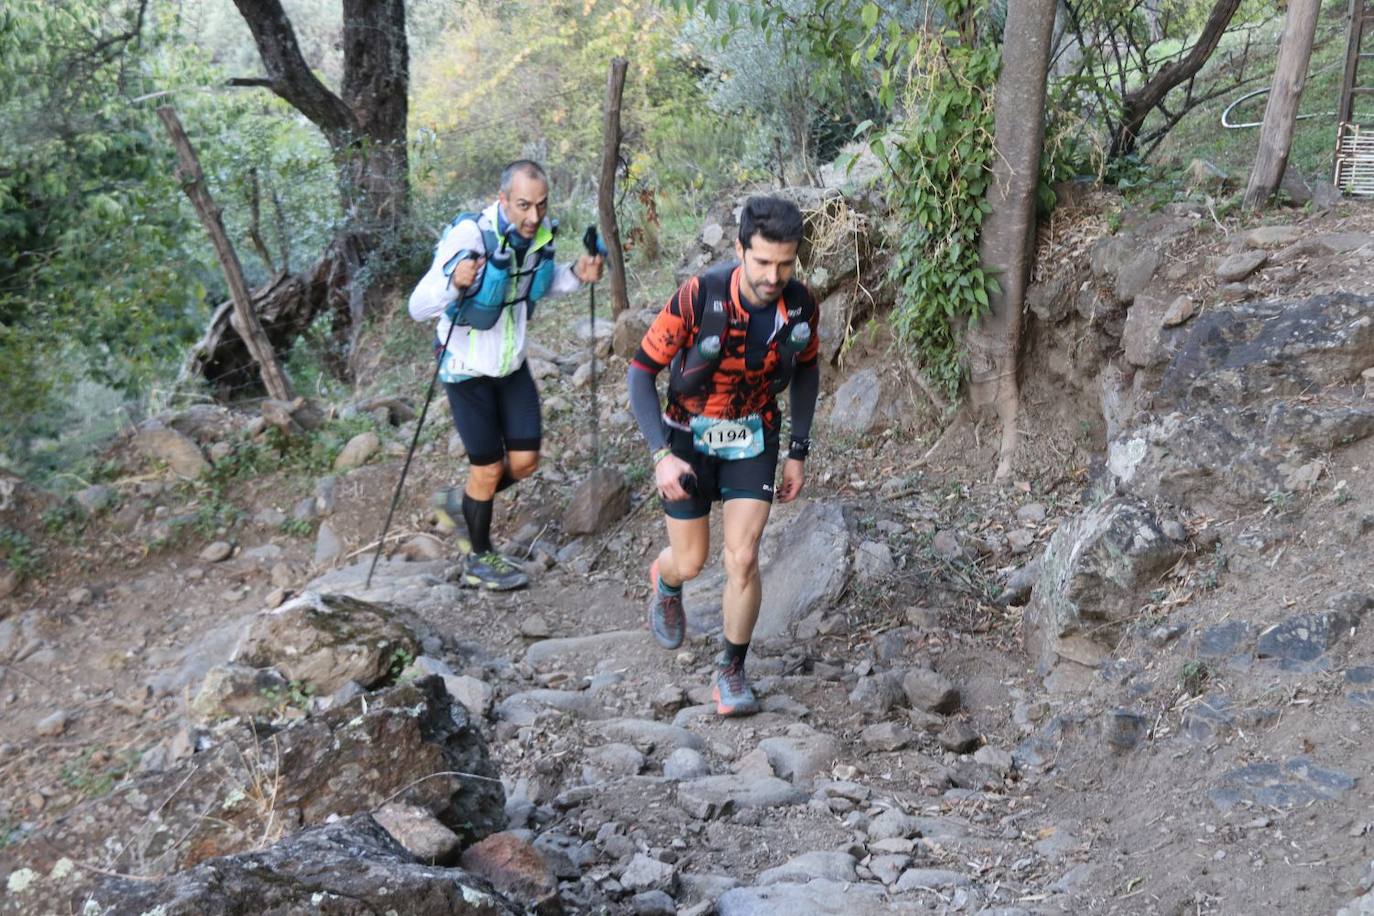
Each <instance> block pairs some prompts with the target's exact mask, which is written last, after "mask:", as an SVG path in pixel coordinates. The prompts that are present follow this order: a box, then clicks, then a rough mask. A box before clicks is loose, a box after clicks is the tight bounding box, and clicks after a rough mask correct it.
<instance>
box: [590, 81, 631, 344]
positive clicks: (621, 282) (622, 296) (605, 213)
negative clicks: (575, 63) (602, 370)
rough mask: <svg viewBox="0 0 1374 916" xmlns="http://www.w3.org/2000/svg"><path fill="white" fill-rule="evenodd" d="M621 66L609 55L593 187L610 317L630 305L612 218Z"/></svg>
mask: <svg viewBox="0 0 1374 916" xmlns="http://www.w3.org/2000/svg"><path fill="white" fill-rule="evenodd" d="M625 65H626V64H625V58H623V57H613V58H611V69H610V73H609V75H608V76H607V78H606V125H605V130H604V132H603V141H602V147H601V186H600V187H599V188H598V189H597V211H598V213H599V214H600V217H601V238H602V239H603V240H604V241H605V243H606V254H607V258H606V260H607V264H606V267H607V269H608V270H609V271H610V274H611V316H612V317H613V318H618V317H620V313H621V312H623V311H625V310H626V309H628V308H629V307H630V295H629V292H628V291H627V290H626V288H625V249H624V248H622V247H621V246H620V227H619V226H617V225H616V221H615V170H616V166H617V165H618V164H619V162H620V96H621V93H622V92H624V90H625Z"/></svg>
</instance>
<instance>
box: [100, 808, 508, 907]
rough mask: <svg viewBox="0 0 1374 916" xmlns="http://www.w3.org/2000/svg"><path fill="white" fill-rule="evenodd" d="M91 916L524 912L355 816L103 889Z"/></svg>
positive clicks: (462, 873)
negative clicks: (428, 862)
mask: <svg viewBox="0 0 1374 916" xmlns="http://www.w3.org/2000/svg"><path fill="white" fill-rule="evenodd" d="M78 911H79V912H81V913H88V914H92V916H95V914H99V916H144V914H149V913H157V914H159V916H202V914H205V913H214V914H216V916H258V914H261V913H274V914H280V916H313V914H319V913H327V914H331V916H355V914H356V916H370V914H374V913H405V914H407V916H515V914H517V913H519V912H521V911H522V910H521V908H520V907H517V906H515V905H514V904H512V903H511V902H510V901H509V900H507V899H506V898H504V897H502V896H501V895H500V894H498V893H496V892H495V891H493V890H492V887H491V885H489V884H488V883H487V882H486V881H484V880H482V879H481V878H478V877H476V876H474V875H472V874H469V873H468V872H465V871H462V870H461V869H455V868H439V867H435V866H430V865H423V864H421V863H419V862H417V861H416V860H415V858H414V857H413V856H411V855H410V854H409V853H408V852H406V851H405V849H403V848H402V847H401V846H400V845H399V844H397V843H396V841H395V840H393V839H392V838H391V837H390V836H388V835H387V832H386V831H385V830H383V829H382V828H381V827H380V826H379V825H378V824H377V822H376V821H374V820H373V819H372V818H371V817H369V816H368V815H366V814H359V815H355V816H353V817H350V818H348V819H346V820H341V821H338V822H336V823H333V824H328V825H326V826H323V827H316V828H313V829H310V830H303V831H301V832H300V833H297V834H295V835H293V836H290V837H287V838H286V839H284V840H282V841H280V842H278V843H276V844H274V845H272V846H269V847H268V848H266V849H264V850H262V851H261V852H253V853H245V854H241V855H234V856H225V857H223V858H217V859H210V860H208V861H205V862H202V863H201V864H199V865H197V866H196V867H195V868H192V869H189V870H187V871H183V872H179V873H177V874H173V875H169V876H168V877H165V878H162V879H160V880H156V881H134V880H129V879H127V878H113V879H109V880H106V881H104V882H103V883H102V884H101V885H100V887H98V888H96V890H95V892H94V893H93V894H91V897H90V901H89V902H87V903H85V904H84V906H82V907H81V908H80V909H79V910H78Z"/></svg>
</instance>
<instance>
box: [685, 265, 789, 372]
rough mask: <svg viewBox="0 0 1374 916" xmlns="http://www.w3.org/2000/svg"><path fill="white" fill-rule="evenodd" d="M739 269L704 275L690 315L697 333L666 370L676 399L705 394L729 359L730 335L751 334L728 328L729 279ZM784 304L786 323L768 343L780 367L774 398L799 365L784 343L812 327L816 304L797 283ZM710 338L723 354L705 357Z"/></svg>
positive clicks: (723, 267) (786, 289)
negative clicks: (704, 345)
mask: <svg viewBox="0 0 1374 916" xmlns="http://www.w3.org/2000/svg"><path fill="white" fill-rule="evenodd" d="M736 267H739V262H737V261H736V262H732V263H730V264H722V265H720V266H719V267H713V268H711V269H710V270H708V271H706V272H705V273H703V274H702V275H701V279H700V282H699V283H698V285H697V291H698V297H697V302H696V303H695V307H694V308H693V310H692V326H693V328H695V330H696V334H695V335H694V336H692V337H691V338H690V339H691V345H690V346H686V347H683V348H682V349H681V350H679V351H678V352H677V355H676V356H674V357H673V361H672V364H671V365H670V366H669V369H668V372H669V374H668V390H669V391H670V392H672V393H673V394H677V395H692V394H696V393H697V392H699V391H701V389H702V387H703V386H705V384H706V380H707V379H709V378H710V377H711V376H712V375H713V374H715V371H716V369H717V368H718V367H719V366H720V361H721V360H722V359H723V358H724V357H725V352H726V350H727V349H728V347H729V342H730V338H731V336H732V334H731V332H732V330H733V331H734V333H735V334H742V333H748V331H747V329H745V330H735V329H732V328H731V327H730V304H731V303H730V278H731V277H732V276H734V273H735V268H736ZM782 300H783V305H784V306H786V308H787V321H786V323H785V324H783V326H782V327H781V328H779V329H778V331H777V333H776V334H774V335H773V337H772V340H771V341H770V342H769V344H768V346H769V347H776V348H777V349H778V351H779V352H778V365H777V368H775V369H774V370H773V376H772V378H770V379H769V382H768V391H769V394H772V395H777V394H779V393H781V392H782V391H784V390H786V388H787V386H788V385H789V384H791V383H792V373H793V371H794V370H795V369H796V366H797V354H798V352H799V350H796V349H790V348H788V347H786V346H784V344H785V342H786V341H788V340H790V339H791V336H792V333H793V332H794V331H795V330H796V328H797V327H798V326H800V325H809V324H810V323H811V322H812V321H813V320H815V317H816V304H815V302H814V301H813V300H812V298H811V294H810V293H809V292H808V291H807V289H806V287H805V286H804V285H803V284H802V283H800V282H799V281H797V280H789V281H787V284H786V285H785V286H783V288H782ZM775 304H776V303H775ZM774 320H775V321H776V319H774ZM711 337H717V338H719V340H720V349H719V350H718V351H717V352H716V353H715V355H714V356H708V355H705V354H703V353H702V352H701V346H700V344H701V342H702V341H703V340H707V339H708V338H711ZM765 358H766V355H765Z"/></svg>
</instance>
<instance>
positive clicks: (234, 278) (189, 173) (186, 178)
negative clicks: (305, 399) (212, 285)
mask: <svg viewBox="0 0 1374 916" xmlns="http://www.w3.org/2000/svg"><path fill="white" fill-rule="evenodd" d="M157 116H158V118H159V119H161V121H162V124H163V126H164V127H166V128H167V133H168V134H170V135H171V138H172V145H173V146H175V147H176V151H177V159H178V165H177V179H178V180H179V181H180V182H181V187H182V190H183V191H185V192H186V196H187V197H189V198H190V199H191V203H192V205H194V206H195V208H196V213H197V214H199V215H200V221H201V223H202V224H203V225H204V226H205V231H206V232H207V233H209V235H210V242H211V243H212V244H213V245H214V246H215V253H216V254H217V255H218V256H219V263H220V266H221V267H222V268H223V269H224V279H225V280H226V281H227V282H228V284H229V295H230V301H231V302H232V303H233V309H232V311H231V312H230V314H229V321H230V323H231V324H232V325H233V327H234V330H235V331H237V332H238V335H239V337H240V338H242V339H243V342H244V344H245V345H246V346H247V348H248V352H249V353H250V354H251V355H252V358H253V362H254V363H256V364H257V367H258V371H259V372H260V374H261V377H262V384H263V387H264V388H266V389H267V394H268V396H269V397H272V398H276V399H277V400H279V401H289V400H291V399H292V397H294V395H293V394H292V392H291V382H290V380H289V379H287V377H286V373H285V372H284V371H283V370H282V367H281V364H280V363H279V362H277V354H276V352H275V351H274V350H273V349H272V344H271V343H270V342H269V341H268V339H267V335H266V334H265V333H264V332H263V329H262V324H261V323H260V322H259V321H258V314H257V312H256V311H254V309H253V301H252V298H251V297H250V296H249V295H248V284H247V283H246V282H245V281H244V279H243V265H242V264H240V263H239V256H238V254H237V252H235V251H234V245H233V243H232V242H230V241H229V234H228V233H226V232H225V231H224V221H223V220H222V219H221V218H220V213H219V208H218V207H216V206H215V201H214V198H212V197H211V196H210V191H209V189H208V188H206V187H205V175H204V173H202V172H201V169H200V161H199V160H198V159H197V158H196V151H195V149H194V148H193V147H192V146H191V140H190V138H189V137H187V136H186V131H185V130H183V129H182V127H181V120H180V119H179V118H177V113H176V111H175V110H174V109H173V108H172V107H171V106H170V105H163V106H161V107H160V108H158V110H157Z"/></svg>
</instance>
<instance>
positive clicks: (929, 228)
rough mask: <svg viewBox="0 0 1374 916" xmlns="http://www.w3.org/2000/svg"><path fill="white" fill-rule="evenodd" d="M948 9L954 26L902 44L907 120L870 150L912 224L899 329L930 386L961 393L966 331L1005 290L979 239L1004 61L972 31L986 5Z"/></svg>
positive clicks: (900, 246)
mask: <svg viewBox="0 0 1374 916" xmlns="http://www.w3.org/2000/svg"><path fill="white" fill-rule="evenodd" d="M941 5H942V8H943V11H944V13H945V21H946V22H948V23H950V25H948V26H947V27H945V28H943V29H938V30H931V31H918V32H916V33H914V34H913V35H911V36H907V37H904V38H901V39H900V40H902V41H903V44H904V47H903V50H904V51H905V52H906V54H907V55H909V63H908V70H907V73H908V81H907V83H906V86H905V92H904V96H903V98H902V99H901V103H902V107H903V108H904V109H905V117H904V118H903V117H898V118H896V119H894V126H893V127H892V128H891V129H889V130H888V131H886V132H885V133H884V134H882V135H877V136H874V137H872V138H871V139H870V143H869V145H870V148H871V149H872V150H873V152H874V154H875V155H877V156H878V158H879V159H880V160H882V161H883V162H884V163H885V164H886V166H887V171H888V200H889V204H890V205H891V207H892V209H893V212H894V214H895V215H896V216H897V217H898V218H899V219H901V220H902V224H903V226H902V231H901V233H900V236H899V238H898V241H897V252H896V255H895V257H894V259H893V263H892V270H893V272H894V273H895V275H896V276H897V277H899V278H901V285H900V295H899V296H898V299H897V305H896V308H895V309H894V311H893V315H892V322H893V326H894V328H895V329H896V331H897V332H898V335H899V337H900V339H901V340H903V341H904V342H906V343H908V344H910V345H912V346H913V347H914V348H915V350H916V351H917V354H918V356H919V359H920V362H921V364H922V367H923V369H924V371H925V372H926V374H927V376H928V378H929V379H930V381H931V382H932V383H934V384H937V385H938V386H939V387H941V388H942V389H944V390H945V391H946V392H947V393H949V394H951V395H952V394H954V393H955V392H956V391H957V390H958V387H959V383H960V380H961V378H962V374H963V369H962V364H961V360H960V348H959V328H961V327H963V326H966V325H967V324H968V322H969V321H971V320H974V319H976V318H978V317H980V316H981V315H983V314H985V313H986V312H987V309H988V294H989V293H990V292H995V291H996V290H997V286H996V281H995V280H994V279H993V278H991V277H989V276H987V275H986V274H985V273H984V272H983V268H982V265H981V262H980V260H979V257H978V235H979V231H980V229H981V227H982V224H983V217H984V216H985V215H986V214H987V213H988V211H989V210H990V209H991V207H990V206H989V204H988V201H987V189H988V184H989V182H990V181H991V177H992V156H993V107H992V89H993V87H994V86H995V85H996V81H997V69H998V66H999V64H1000V62H1001V55H1000V53H999V50H998V48H997V46H996V45H994V44H992V43H991V42H988V43H985V44H980V43H978V41H977V39H976V36H975V35H974V34H973V31H974V30H973V29H972V28H971V27H970V26H969V25H968V24H969V23H974V22H977V21H978V20H979V19H981V18H982V16H983V14H984V13H985V12H986V3H985V2H982V0H944V2H943V3H942V4H941ZM956 24H964V27H963V28H958V27H956ZM891 40H892V39H891V38H890V37H888V36H884V38H883V41H887V42H890V41H891ZM879 53H884V52H881V51H880V52H879ZM886 56H889V57H895V55H891V54H890V52H887V55H886ZM886 88H887V84H884V89H886ZM889 100H890V101H895V99H893V97H891V96H889ZM869 129H871V125H867V124H865V125H860V131H861V132H866V131H868V130H869Z"/></svg>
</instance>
